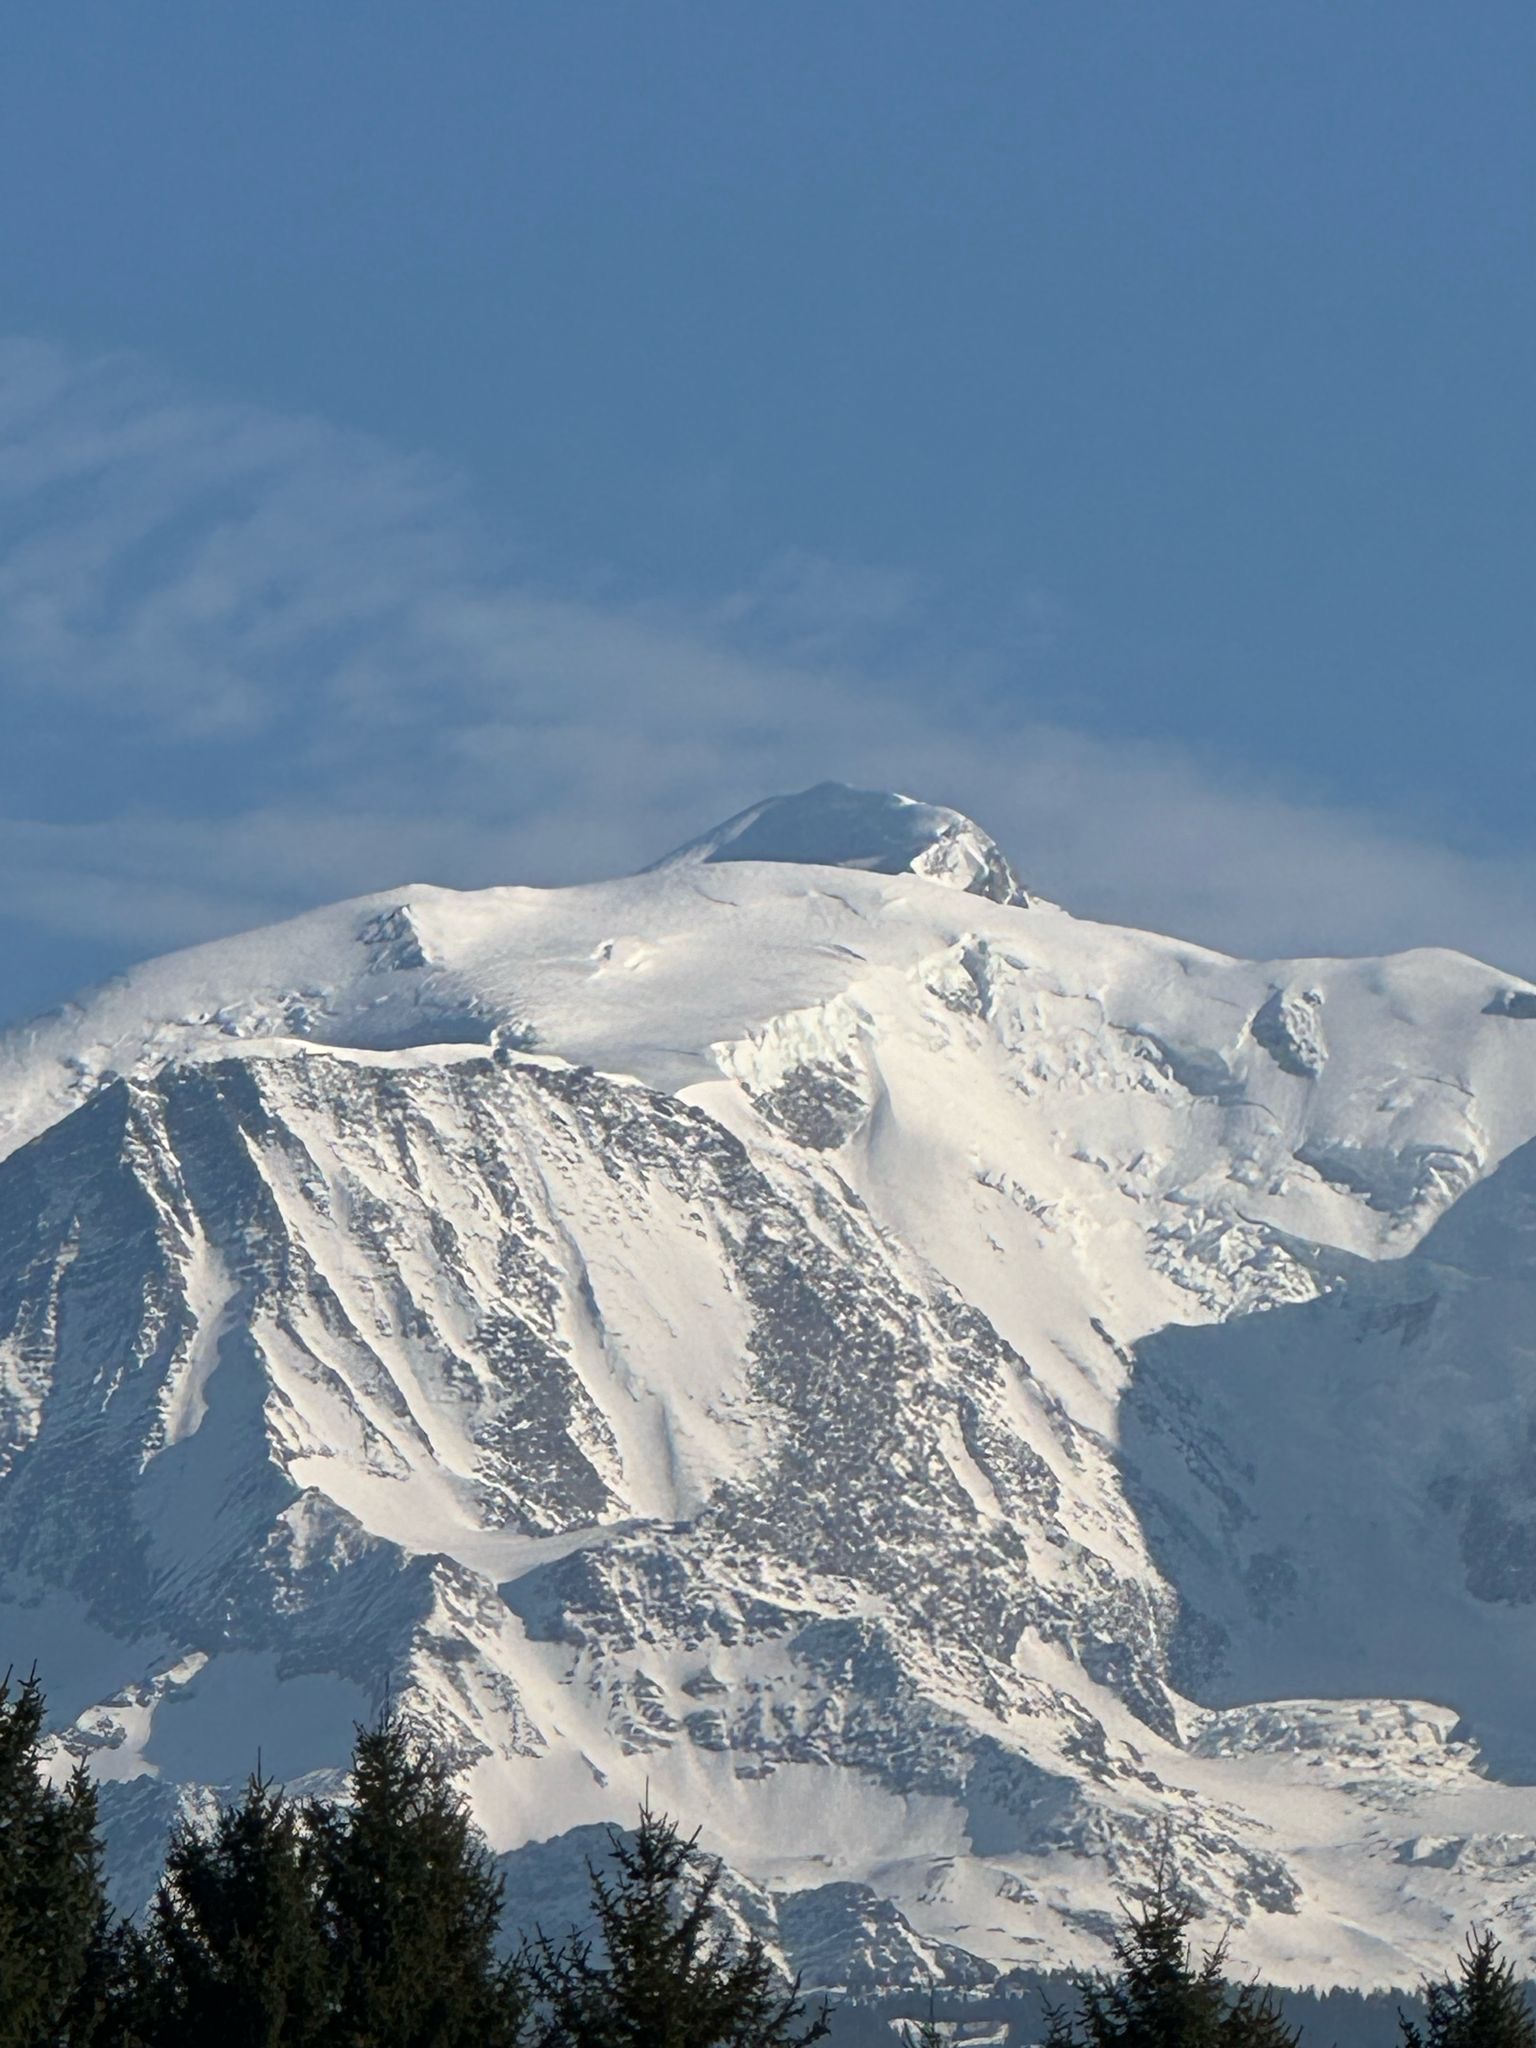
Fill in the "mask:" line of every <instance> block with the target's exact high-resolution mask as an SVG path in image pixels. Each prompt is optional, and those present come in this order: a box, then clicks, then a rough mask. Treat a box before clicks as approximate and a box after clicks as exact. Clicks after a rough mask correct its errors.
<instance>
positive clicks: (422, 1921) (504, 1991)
mask: <svg viewBox="0 0 1536 2048" xmlns="http://www.w3.org/2000/svg"><path fill="white" fill-rule="evenodd" d="M312 1815H313V1829H314V1836H315V1840H316V1844H317V1848H318V1854H319V1881H320V1887H321V1896H322V1900H323V1913H324V1925H325V1936H326V1943H327V1950H328V1954H329V1958H330V1968H331V1973H332V1982H333V1989H334V1996H335V2008H336V2009H335V2014H334V2017H333V2019H332V2022H331V2027H330V2032H329V2034H328V2036H327V2041H328V2044H329V2048H513V2044H515V2043H516V2042H517V2041H518V2039H519V2037H520V2034H521V2030H522V2020H523V2012H524V2000H523V1996H522V1988H521V1978H520V1976H519V1974H518V1972H517V1970H516V1968H515V1966H514V1965H513V1964H511V1963H509V1962H506V1961H504V1960H502V1959H500V1958H499V1957H498V1954H497V1946H496V1942H497V1933H498V1930H499V1924H500V1917H501V1882H500V1879H499V1878H498V1877H497V1876H496V1875H495V1872H494V1869H493V1867H492V1863H491V1857H490V1852H489V1851H488V1850H487V1848H486V1846H485V1844H484V1842H483V1840H482V1839H481V1837H480V1835H479V1833H478V1831H477V1830H476V1828H475V1826H474V1823H473V1822H472V1820H471V1819H470V1816H469V1812H468V1809H467V1807H466V1805H465V1802H464V1801H463V1799H462V1798H461V1797H460V1796H459V1795H458V1794H457V1793H456V1792H455V1791H454V1790H453V1787H452V1785H451V1784H450V1782H449V1779H448V1775H447V1772H446V1770H445V1768H444V1767H443V1765H442V1763H441V1762H440V1761H439V1760H438V1759H437V1758H436V1757H435V1756H434V1755H433V1754H432V1752H431V1750H430V1749H429V1748H428V1747H427V1746H426V1745H425V1744H424V1743H422V1742H421V1741H419V1740H417V1739H416V1738H415V1737H414V1736H413V1735H412V1733H411V1732H410V1730H409V1729H408V1728H407V1726H406V1724H405V1722H404V1721H403V1720H402V1719H401V1718H400V1716H399V1715H398V1714H395V1713H389V1712H386V1713H385V1715H384V1716H383V1718H382V1719H381V1720H380V1721H379V1722H378V1724H377V1725H376V1726H375V1727H373V1728H369V1729H359V1731H358V1738H357V1744H356V1747H355V1749H354V1751H353V1757H352V1774H351V1804H350V1805H349V1806H345V1807H340V1808H338V1807H333V1806H329V1805H321V1806H317V1807H315V1808H313V1809H312Z"/></svg>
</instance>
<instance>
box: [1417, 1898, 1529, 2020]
mask: <svg viewBox="0 0 1536 2048" xmlns="http://www.w3.org/2000/svg"><path fill="white" fill-rule="evenodd" d="M1424 2002H1425V2004H1426V2005H1427V2007H1428V2008H1429V2011H1428V2016H1427V2018H1426V2019H1425V2022H1424V2025H1423V2027H1422V2028H1421V2027H1418V2026H1416V2025H1415V2023H1414V2022H1413V2021H1412V2020H1410V2019H1400V2020H1399V2023H1398V2024H1399V2027H1400V2029H1401V2032H1402V2038H1403V2042H1404V2044H1405V2048H1536V2021H1533V2019H1532V2017H1531V2009H1530V2005H1529V2003H1528V2002H1527V1999H1526V1995H1525V1989H1524V1986H1523V1985H1522V1984H1521V1982H1520V1980H1519V1979H1518V1978H1517V1977H1516V1975H1515V1971H1514V1966H1513V1964H1511V1963H1509V1962H1506V1961H1503V1960H1502V1959H1501V1958H1500V1955H1499V1943H1498V1937H1497V1936H1496V1935H1495V1934H1494V1932H1493V1929H1492V1928H1491V1927H1489V1928H1485V1929H1484V1930H1483V1932H1482V1933H1481V1934H1479V1933H1477V1932H1476V1930H1474V1931H1473V1932H1472V1933H1471V1934H1469V1935H1468V1936H1467V1945H1466V1948H1465V1949H1464V1950H1463V1952H1462V1954H1461V1957H1460V1960H1459V1963H1458V1966H1457V1974H1456V1978H1455V1979H1454V1980H1452V1979H1451V1978H1449V1977H1447V1978H1444V1979H1442V1981H1441V1982H1439V1983H1438V1984H1426V1985H1425V1987H1424Z"/></svg>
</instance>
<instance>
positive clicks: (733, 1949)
mask: <svg viewBox="0 0 1536 2048" xmlns="http://www.w3.org/2000/svg"><path fill="white" fill-rule="evenodd" d="M610 1840H611V1842H612V1845H613V1861H614V1865H615V1868H614V1871H613V1873H612V1874H611V1875H608V1874H605V1873H604V1872H602V1871H600V1870H597V1869H595V1868H591V1867H590V1866H589V1874H590V1884H591V1892H592V1905H593V1911H594V1914H595V1917H596V1920H597V1925H598V1932H599V1935H600V1939H601V1953H600V1954H599V1953H598V1952H597V1951H596V1950H595V1949H594V1945H593V1944H592V1943H591V1942H589V1941H587V1940H585V1939H583V1938H581V1937H579V1936H576V1935H572V1936H571V1937H570V1939H569V1940H567V1941H565V1942H564V1943H562V1944H561V1945H559V1946H558V1947H557V1946H556V1945H555V1944H554V1943H553V1942H551V1941H550V1940H549V1939H548V1938H547V1937H546V1936H544V1935H542V1934H540V1935H539V1937H538V1938H537V1940H536V1941H535V1943H534V1944H533V1946H532V1947H531V1949H529V1950H528V1951H526V1967H527V1971H528V1976H529V1979H530V1982H531V1984H532V1987H533V1990H534V1992H535V1993H536V1995H537V1998H538V2000H539V2005H540V2009H541V2010H540V2026H539V2031H538V2040H539V2044H540V2048H807V2044H809V2043H811V2042H813V2041H817V2040H820V2039H821V2038H822V2037H823V2036H824V2035H825V2034H826V2033H827V2032H828V2021H827V2013H826V2008H825V2007H823V2008H822V2010H821V2012H820V2013H819V2014H818V2015H817V2016H816V2017H814V2018H810V2019H807V2018H806V2009H805V2005H804V2003H803V2001H802V2000H801V1999H800V1996H799V1985H798V1983H796V1984H794V1985H791V1986H789V1987H788V1988H786V1987H785V1986H784V1985H783V1984H782V1983H781V1982H780V1981H779V1980H778V1979H777V1977H776V1976H775V1973H774V1970H773V1966H772V1964H771V1962H770V1961H769V1959H768V1957H767V1955H766V1954H765V1952H764V1950H763V1947H762V1944H761V1943H760V1942H758V1941H757V1940H756V1939H755V1938H754V1939H751V1940H748V1941H746V1942H738V1941H737V1940H735V1939H734V1938H733V1936H732V1935H731V1933H730V1931H729V1930H728V1929H721V1928H720V1927H719V1925H718V1922H719V1909H718V1907H717V1906H716V1904H715V1894H716V1892H717V1890H718V1888H719V1884H720V1865H719V1863H718V1862H716V1861H713V1860H712V1859H710V1858H708V1857H706V1856H704V1855H702V1854H701V1853H700V1851H699V1848H698V1837H697V1835H692V1836H688V1837H686V1838H685V1837H683V1836H682V1835H680V1834H679V1833H678V1831H677V1829H676V1827H675V1826H674V1825H673V1824H672V1822H671V1821H670V1820H668V1819H667V1818H666V1817H665V1815H661V1814H656V1813H653V1812H652V1811H651V1809H650V1807H649V1806H648V1805H647V1806H644V1807H642V1808H641V1811H640V1825H639V1828H638V1830H637V1831H636V1833H635V1835H634V1837H633V1839H632V1840H625V1838H624V1837H623V1836H622V1835H619V1834H617V1833H612V1834H611V1835H610Z"/></svg>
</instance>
